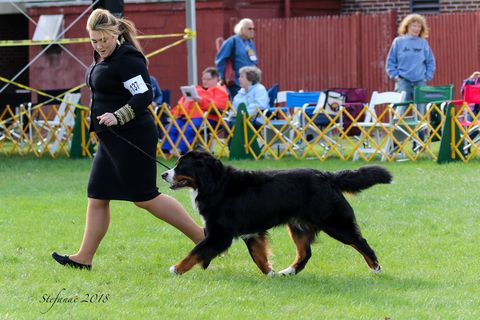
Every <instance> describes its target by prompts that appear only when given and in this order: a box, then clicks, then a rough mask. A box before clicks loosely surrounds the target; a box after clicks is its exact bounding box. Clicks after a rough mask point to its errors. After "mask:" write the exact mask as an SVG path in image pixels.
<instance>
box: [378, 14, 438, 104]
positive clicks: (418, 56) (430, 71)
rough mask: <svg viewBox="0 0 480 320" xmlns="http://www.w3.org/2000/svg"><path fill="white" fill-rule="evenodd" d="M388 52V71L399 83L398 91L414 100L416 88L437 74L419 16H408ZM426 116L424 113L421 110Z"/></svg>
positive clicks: (424, 25) (421, 19)
mask: <svg viewBox="0 0 480 320" xmlns="http://www.w3.org/2000/svg"><path fill="white" fill-rule="evenodd" d="M398 35H399V36H398V37H396V38H395V39H394V40H393V43H392V46H391V48H390V51H389V52H388V56H387V62H386V71H387V74H388V76H389V77H390V79H392V80H394V81H395V91H397V92H401V91H405V92H406V99H407V100H412V99H413V88H414V87H416V86H424V85H426V84H427V82H428V81H431V80H432V79H433V75H434V74H435V57H434V55H433V52H432V49H431V48H430V46H429V45H428V42H427V40H426V38H427V37H428V26H427V22H426V20H425V18H424V17H423V16H421V15H419V14H415V13H414V14H410V15H408V16H406V17H405V18H404V19H403V20H402V22H401V23H400V26H399V28H398ZM420 111H421V112H422V113H424V110H420Z"/></svg>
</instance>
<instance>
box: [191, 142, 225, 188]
mask: <svg viewBox="0 0 480 320" xmlns="http://www.w3.org/2000/svg"><path fill="white" fill-rule="evenodd" d="M195 167H196V168H197V169H196V177H195V179H196V180H197V182H198V186H199V188H201V189H202V190H203V191H205V192H210V191H212V192H213V190H212V188H214V186H215V185H216V184H215V180H218V179H219V177H220V176H221V174H222V172H223V165H222V162H221V161H220V160H219V159H217V158H215V157H214V156H213V155H212V154H210V153H208V152H202V153H201V156H200V157H198V158H197V159H196V160H195Z"/></svg>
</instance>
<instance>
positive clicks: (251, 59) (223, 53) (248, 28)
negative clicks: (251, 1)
mask: <svg viewBox="0 0 480 320" xmlns="http://www.w3.org/2000/svg"><path fill="white" fill-rule="evenodd" d="M233 31H234V32H235V35H233V36H231V37H230V38H228V39H227V40H225V41H224V42H223V43H222V46H221V47H220V50H218V52H217V55H216V56H215V65H216V66H217V70H218V72H219V73H220V76H221V78H222V82H223V83H225V84H226V85H227V90H228V93H229V96H230V100H233V97H235V95H236V94H237V92H238V90H240V82H239V79H238V78H239V76H240V73H239V70H240V68H242V67H246V66H256V65H257V62H258V58H257V49H256V48H255V43H254V42H253V37H254V36H255V25H254V24H253V21H252V20H251V19H248V18H245V19H242V20H240V21H239V22H238V23H237V24H236V25H235V28H234V29H233ZM229 59H230V60H231V61H232V63H233V70H234V71H235V81H234V82H233V83H228V81H227V79H226V78H225V64H226V62H227V60H229Z"/></svg>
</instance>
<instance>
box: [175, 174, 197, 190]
mask: <svg viewBox="0 0 480 320" xmlns="http://www.w3.org/2000/svg"><path fill="white" fill-rule="evenodd" d="M174 179H175V181H176V182H180V181H183V180H187V181H190V184H189V185H190V186H192V187H194V188H196V187H197V184H196V183H195V179H193V178H192V177H189V176H183V175H175V178H174Z"/></svg>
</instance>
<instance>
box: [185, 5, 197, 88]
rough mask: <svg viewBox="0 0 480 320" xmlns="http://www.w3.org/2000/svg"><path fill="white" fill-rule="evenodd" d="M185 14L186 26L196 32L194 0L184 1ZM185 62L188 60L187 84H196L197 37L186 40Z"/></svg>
mask: <svg viewBox="0 0 480 320" xmlns="http://www.w3.org/2000/svg"><path fill="white" fill-rule="evenodd" d="M185 14H186V21H187V28H189V29H191V30H192V31H193V32H196V26H195V0H186V1H185ZM187 62H188V84H189V85H197V84H198V77H197V37H196V36H195V37H193V38H192V39H190V40H188V41H187Z"/></svg>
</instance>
